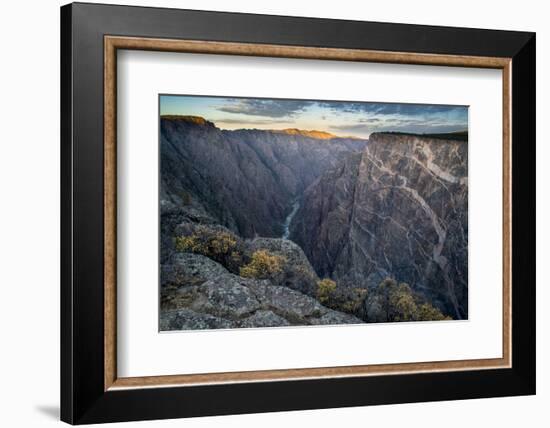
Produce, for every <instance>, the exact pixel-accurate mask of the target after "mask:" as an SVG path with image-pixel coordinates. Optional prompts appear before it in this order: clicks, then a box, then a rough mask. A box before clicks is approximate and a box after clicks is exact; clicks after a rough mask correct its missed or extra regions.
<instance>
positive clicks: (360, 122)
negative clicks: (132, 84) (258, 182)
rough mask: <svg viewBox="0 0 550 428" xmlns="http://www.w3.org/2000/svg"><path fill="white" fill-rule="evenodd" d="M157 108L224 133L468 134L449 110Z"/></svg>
mask: <svg viewBox="0 0 550 428" xmlns="http://www.w3.org/2000/svg"><path fill="white" fill-rule="evenodd" d="M159 107H160V114H161V115H190V116H201V117H203V118H205V119H206V120H209V121H211V122H214V123H215V124H216V126H217V127H219V128H221V129H229V130H234V129H251V128H256V129H276V130H280V129H286V128H298V129H303V130H317V131H323V132H329V133H331V134H335V135H338V136H355V137H361V138H368V137H369V135H370V134H371V133H373V132H408V133H417V134H430V133H447V132H459V131H466V130H467V129H468V107H466V106H453V105H436V104H403V103H377V102H356V101H352V102H349V101H325V100H299V99H280V98H240V97H217V96H196V95H160V100H159Z"/></svg>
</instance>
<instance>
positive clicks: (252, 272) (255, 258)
mask: <svg viewBox="0 0 550 428" xmlns="http://www.w3.org/2000/svg"><path fill="white" fill-rule="evenodd" d="M285 262H286V259H285V258H284V257H282V256H278V255H276V254H271V253H270V252H269V251H267V250H258V251H255V252H254V253H253V254H252V260H251V261H250V263H248V264H247V265H245V266H243V267H241V269H240V275H241V276H243V277H245V278H258V279H267V278H272V277H273V276H275V275H277V274H279V273H281V272H282V271H283V266H284V264H285Z"/></svg>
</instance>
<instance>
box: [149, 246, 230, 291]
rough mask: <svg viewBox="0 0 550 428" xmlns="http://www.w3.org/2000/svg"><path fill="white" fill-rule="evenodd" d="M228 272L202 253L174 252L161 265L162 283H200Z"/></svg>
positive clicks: (164, 284)
mask: <svg viewBox="0 0 550 428" xmlns="http://www.w3.org/2000/svg"><path fill="white" fill-rule="evenodd" d="M225 273H228V271H227V269H225V268H224V267H223V266H222V265H220V264H219V263H216V262H215V261H213V260H211V259H209V258H208V257H205V256H202V255H200V254H193V253H174V254H173V255H172V257H171V259H170V260H169V262H168V263H165V264H163V265H162V266H161V275H160V276H161V285H162V286H166V285H170V284H171V285H175V286H182V285H199V284H202V283H204V282H206V281H208V280H209V279H213V278H217V277H219V276H220V275H223V274H225Z"/></svg>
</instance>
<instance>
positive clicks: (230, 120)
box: [216, 118, 289, 125]
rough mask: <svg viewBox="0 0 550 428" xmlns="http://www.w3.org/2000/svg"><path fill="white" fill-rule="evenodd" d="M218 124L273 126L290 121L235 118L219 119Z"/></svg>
mask: <svg viewBox="0 0 550 428" xmlns="http://www.w3.org/2000/svg"><path fill="white" fill-rule="evenodd" d="M216 123H218V124H219V123H226V124H231V125H233V124H238V125H273V124H277V123H289V122H288V119H253V118H250V119H249V118H244V119H235V118H221V119H217V120H216Z"/></svg>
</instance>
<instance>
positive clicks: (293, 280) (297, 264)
mask: <svg viewBox="0 0 550 428" xmlns="http://www.w3.org/2000/svg"><path fill="white" fill-rule="evenodd" d="M245 245H246V248H247V250H248V253H250V254H252V253H254V252H255V251H258V250H267V251H269V252H270V253H272V254H275V255H278V256H281V257H283V258H284V269H283V270H282V272H281V273H280V274H279V275H276V276H274V277H273V278H271V281H272V282H273V283H274V284H276V285H281V286H285V287H288V288H292V289H293V290H297V291H299V292H301V293H304V294H307V295H309V296H314V295H315V292H316V288H317V281H318V280H319V277H318V276H317V274H316V273H315V270H314V269H313V267H312V266H311V264H310V263H309V260H308V259H307V257H306V255H305V254H304V252H303V251H302V249H301V248H300V247H299V246H298V245H296V244H295V243H294V242H292V241H290V240H287V239H281V238H255V239H251V240H247V241H246V243H245Z"/></svg>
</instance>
